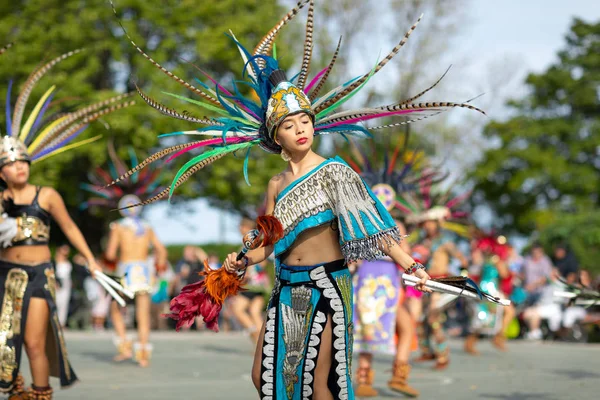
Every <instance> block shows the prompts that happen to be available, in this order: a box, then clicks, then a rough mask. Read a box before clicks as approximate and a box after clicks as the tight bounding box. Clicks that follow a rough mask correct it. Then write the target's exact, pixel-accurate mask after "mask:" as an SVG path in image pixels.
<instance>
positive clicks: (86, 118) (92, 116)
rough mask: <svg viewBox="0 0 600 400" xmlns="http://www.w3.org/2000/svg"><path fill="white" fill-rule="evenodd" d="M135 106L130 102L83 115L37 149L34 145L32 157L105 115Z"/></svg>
mask: <svg viewBox="0 0 600 400" xmlns="http://www.w3.org/2000/svg"><path fill="white" fill-rule="evenodd" d="M134 104H135V101H134V100H130V101H127V102H124V103H118V104H113V105H112V106H110V107H106V108H103V109H100V110H93V111H92V112H88V113H86V114H84V115H83V118H81V116H80V117H79V118H77V119H74V120H72V121H71V123H70V124H68V125H67V126H62V128H61V129H60V130H58V129H55V130H53V133H52V134H48V135H46V137H44V138H43V140H42V141H40V142H39V143H38V144H36V145H35V147H34V146H33V144H32V146H30V148H29V152H30V154H31V155H35V154H39V153H41V152H42V151H44V150H45V149H48V148H50V147H53V146H55V145H56V144H57V143H60V142H62V141H63V140H65V139H66V138H68V137H69V136H70V135H72V134H73V133H75V132H76V131H77V130H78V128H81V127H82V126H83V125H87V124H89V123H90V122H93V121H95V120H97V119H98V118H100V117H102V116H104V115H107V114H110V113H112V112H114V111H117V110H120V109H122V108H126V107H130V106H132V105H134ZM86 108H87V107H86ZM75 124H76V125H75ZM34 143H35V142H34Z"/></svg>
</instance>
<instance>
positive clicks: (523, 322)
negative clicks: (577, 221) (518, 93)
mask: <svg viewBox="0 0 600 400" xmlns="http://www.w3.org/2000/svg"><path fill="white" fill-rule="evenodd" d="M252 227H253V221H251V220H243V221H242V223H241V224H240V233H241V234H242V235H243V234H245V233H246V232H247V231H248V230H250V229H252ZM458 247H459V249H460V251H461V252H462V253H463V254H464V255H465V257H466V258H467V260H468V268H466V270H465V269H464V267H463V265H461V263H460V262H455V263H454V264H452V265H451V266H450V274H451V275H460V274H461V273H462V274H464V273H465V272H468V275H469V277H470V278H472V279H474V280H475V281H476V282H478V283H480V284H481V283H482V282H481V279H480V274H481V271H482V265H483V263H484V259H485V257H484V255H483V254H482V251H481V249H478V248H477V247H476V246H474V245H473V244H471V246H469V244H468V243H467V242H464V243H462V246H458ZM508 249H509V255H508V257H507V258H506V260H505V262H496V263H494V264H493V265H494V267H495V268H496V269H497V270H498V271H497V272H498V276H499V277H500V280H499V282H500V283H499V285H498V287H497V288H496V287H489V286H487V287H486V286H483V285H482V288H483V289H484V290H486V291H488V292H490V293H491V294H494V291H496V292H497V294H501V295H502V296H504V297H507V298H510V299H511V301H512V302H513V305H514V306H513V310H510V311H507V310H504V311H502V310H500V309H498V310H489V309H487V310H486V309H485V307H486V306H485V305H484V306H478V307H475V308H473V306H472V304H475V303H472V304H471V305H469V302H467V301H466V300H464V299H460V300H459V301H458V302H457V303H456V305H455V306H453V307H448V309H447V310H446V320H445V325H446V327H447V328H448V332H449V333H450V334H451V335H453V336H466V335H467V334H468V332H469V330H470V327H471V326H473V323H474V322H475V323H476V325H477V326H478V327H479V331H480V332H482V333H484V334H485V333H486V332H488V331H489V332H490V334H491V333H492V332H494V331H497V330H498V329H501V328H500V325H502V324H504V325H507V326H504V327H503V329H505V330H506V331H507V336H508V337H509V338H524V339H530V340H539V339H559V340H576V341H584V340H585V339H586V337H587V334H586V328H585V327H586V326H589V325H594V324H595V325H598V323H599V321H600V316H599V314H598V307H596V306H593V307H589V308H585V307H583V306H576V305H570V304H568V303H567V302H566V301H565V300H564V299H561V298H559V297H557V296H556V295H555V293H556V292H559V291H562V290H565V285H564V284H563V283H562V282H561V280H560V279H559V278H562V280H564V281H566V282H569V283H579V284H581V285H583V286H586V287H591V288H597V287H598V285H599V283H600V281H599V279H598V278H599V277H594V276H592V275H591V274H590V272H589V271H586V270H583V269H580V268H579V264H578V261H577V258H576V257H575V255H574V254H573V252H572V251H571V250H570V249H569V248H568V246H567V245H565V244H564V243H558V244H556V245H555V247H554V249H553V252H552V254H550V255H549V254H546V252H545V251H544V249H543V247H542V246H541V245H539V244H537V243H534V244H533V245H532V246H531V247H530V248H529V249H528V251H527V252H526V254H524V255H521V254H519V252H518V251H517V250H516V249H515V248H514V247H512V246H508ZM150 258H152V256H151V257H150ZM204 260H206V263H207V264H208V266H209V267H210V268H211V269H217V268H220V267H221V264H220V260H219V257H218V256H217V255H216V254H211V253H207V252H205V251H204V250H203V249H202V248H200V247H197V246H185V247H184V249H183V254H182V257H181V259H180V260H179V261H177V262H176V263H175V264H174V265H171V264H168V265H167V266H166V267H164V268H159V269H156V268H155V269H154V271H153V275H154V283H153V290H152V293H151V299H152V308H151V321H152V323H151V326H152V329H153V330H169V329H174V328H175V323H174V321H171V320H169V319H167V318H164V317H162V315H163V314H166V313H168V311H169V302H170V300H171V299H172V298H173V297H174V296H175V295H177V294H178V293H179V292H180V291H181V289H182V288H183V287H184V286H185V285H187V284H190V283H194V282H197V281H198V280H200V279H202V277H201V275H200V273H201V272H202V271H203V270H204V268H205V264H204ZM99 261H100V262H102V260H99ZM54 264H55V268H56V276H57V281H58V288H57V291H56V303H57V307H58V315H59V320H60V322H61V324H62V325H63V326H64V327H65V328H67V329H94V330H98V331H102V330H105V329H110V328H111V323H110V318H109V317H108V316H109V309H110V302H111V298H110V296H109V295H108V294H107V293H106V292H105V291H104V289H103V288H102V287H101V286H100V285H99V284H98V283H97V282H96V281H95V280H93V279H92V278H91V276H90V275H89V273H88V272H87V270H86V269H85V267H84V265H85V260H84V259H83V257H81V255H79V254H77V255H74V256H72V257H71V256H70V248H69V246H67V245H64V246H60V247H58V248H57V250H56V252H55V259H54ZM150 265H154V262H153V261H152V260H150ZM104 267H105V269H106V271H108V272H109V273H110V272H111V268H112V266H111V265H109V264H108V263H104ZM269 268H272V263H270V262H266V263H264V264H262V265H258V266H254V267H252V268H250V269H249V270H248V271H247V273H246V277H245V284H244V287H245V288H246V289H247V290H246V291H244V292H243V293H242V294H241V295H239V296H237V297H235V298H231V299H228V300H227V301H226V303H225V305H224V308H223V311H222V312H221V316H220V318H221V320H220V321H219V326H220V329H221V330H222V331H245V332H247V333H248V335H250V336H251V337H252V339H253V340H256V339H257V335H258V331H259V330H260V327H261V325H262V318H263V311H264V310H265V306H266V300H267V299H268V294H269V293H270V291H271V288H272V282H271V280H270V278H269V276H270V275H269V274H268V273H267V271H268V269H269ZM484 283H485V282H484ZM482 304H483V303H482ZM482 307H483V308H482ZM133 308H134V304H133V303H131V304H128V305H127V307H126V310H125V320H126V324H127V326H128V328H133V327H134V326H135V318H134V309H133ZM502 312H504V315H502ZM507 316H510V318H508V320H507V318H506V317H507ZM190 329H198V330H203V329H204V327H203V324H202V322H201V321H197V322H196V323H195V324H194V325H193V326H192V327H191V328H190Z"/></svg>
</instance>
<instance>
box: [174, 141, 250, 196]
mask: <svg viewBox="0 0 600 400" xmlns="http://www.w3.org/2000/svg"><path fill="white" fill-rule="evenodd" d="M257 142H258V141H254V140H253V141H252V142H247V143H237V144H231V145H229V146H224V147H218V148H216V149H214V150H211V151H207V152H205V153H202V154H200V155H198V156H196V157H194V158H192V159H191V160H190V161H188V162H187V163H185V165H184V166H183V167H181V168H180V169H179V171H177V175H175V178H173V181H172V182H171V189H170V190H169V201H170V200H171V197H172V196H173V192H174V191H175V185H176V183H177V181H178V180H179V178H180V177H181V175H183V174H185V173H186V172H187V171H188V170H189V169H190V168H192V167H193V166H194V165H196V164H198V163H199V162H202V161H204V160H206V159H207V158H210V157H213V156H218V155H221V154H223V153H231V152H234V151H237V150H240V149H245V148H247V147H252V146H254V145H255V144H256V143H257Z"/></svg>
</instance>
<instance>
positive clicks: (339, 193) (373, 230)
mask: <svg viewBox="0 0 600 400" xmlns="http://www.w3.org/2000/svg"><path fill="white" fill-rule="evenodd" d="M273 215H274V216H275V217H277V219H279V221H281V224H282V225H283V229H284V237H283V238H282V239H281V240H279V241H278V242H277V243H276V244H275V250H274V252H275V257H276V258H277V259H278V258H279V256H281V255H282V254H283V253H285V252H286V251H287V250H288V249H290V247H291V246H292V245H293V244H294V242H295V241H296V239H297V238H298V236H300V234H302V233H303V232H305V231H306V230H308V229H311V228H315V227H318V226H321V225H324V224H330V223H332V222H333V221H335V220H337V226H338V229H339V232H340V237H339V240H340V247H341V250H342V254H343V255H344V257H345V258H346V260H374V259H378V258H382V257H385V254H384V253H383V252H382V251H381V249H380V247H381V245H382V244H383V245H390V244H393V243H398V242H399V241H400V240H401V236H400V233H399V231H398V228H397V227H396V222H395V221H394V219H393V218H392V216H391V215H390V213H389V212H388V211H387V210H386V208H385V207H384V206H383V205H382V204H381V202H380V201H379V200H378V199H377V197H376V196H375V195H374V194H373V192H372V191H371V189H370V188H369V187H368V186H367V185H366V184H365V182H364V181H363V180H362V178H361V177H360V176H359V175H358V173H356V172H355V171H354V170H353V169H352V168H351V167H350V166H349V165H348V164H346V162H345V161H344V160H342V159H341V158H340V157H337V156H336V157H334V158H329V159H327V160H325V161H323V162H322V163H321V164H320V165H318V166H317V167H315V168H314V169H313V170H312V171H310V172H309V173H307V174H306V175H304V176H302V177H301V178H298V179H297V180H296V181H294V182H292V183H291V184H290V185H289V186H288V187H287V188H286V189H284V190H283V191H282V192H281V193H280V194H279V195H278V196H277V199H276V204H275V209H274V211H273ZM277 264H279V260H278V262H277Z"/></svg>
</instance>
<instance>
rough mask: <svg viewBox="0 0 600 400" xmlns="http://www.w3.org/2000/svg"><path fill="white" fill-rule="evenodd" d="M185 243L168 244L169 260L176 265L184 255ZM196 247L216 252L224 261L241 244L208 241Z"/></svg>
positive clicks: (237, 249) (212, 252)
mask: <svg viewBox="0 0 600 400" xmlns="http://www.w3.org/2000/svg"><path fill="white" fill-rule="evenodd" d="M184 247H186V246H185V245H181V246H179V245H173V246H167V252H168V259H169V262H170V263H171V264H172V265H173V266H174V265H175V264H176V263H177V262H178V261H179V260H181V258H182V257H183V248H184ZM194 247H200V248H201V249H202V250H204V251H205V252H206V254H208V255H211V254H215V255H217V256H218V257H219V260H220V261H223V260H224V259H225V257H226V256H227V254H229V253H233V252H234V251H235V252H238V251H240V248H241V241H240V245H235V244H220V243H207V244H202V245H197V246H196V245H195V246H194Z"/></svg>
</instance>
